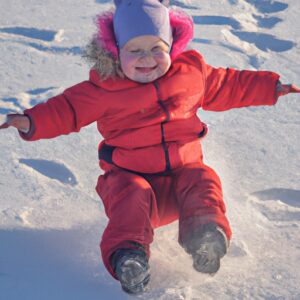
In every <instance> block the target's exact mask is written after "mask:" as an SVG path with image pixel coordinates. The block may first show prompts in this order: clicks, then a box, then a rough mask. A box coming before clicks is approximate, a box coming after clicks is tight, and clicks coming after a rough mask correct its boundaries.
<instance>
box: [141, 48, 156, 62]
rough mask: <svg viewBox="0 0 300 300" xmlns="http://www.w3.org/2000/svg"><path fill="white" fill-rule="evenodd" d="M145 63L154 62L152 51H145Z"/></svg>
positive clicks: (142, 58) (143, 57)
mask: <svg viewBox="0 0 300 300" xmlns="http://www.w3.org/2000/svg"><path fill="white" fill-rule="evenodd" d="M141 60H142V61H143V62H152V61H153V60H154V58H153V55H152V53H151V51H145V52H144V55H143V56H142V57H141Z"/></svg>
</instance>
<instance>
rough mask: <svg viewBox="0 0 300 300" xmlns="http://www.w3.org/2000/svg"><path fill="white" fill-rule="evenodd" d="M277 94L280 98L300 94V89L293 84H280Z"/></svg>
mask: <svg viewBox="0 0 300 300" xmlns="http://www.w3.org/2000/svg"><path fill="white" fill-rule="evenodd" d="M277 93H278V97H280V96H284V95H287V94H289V93H300V88H298V87H296V86H295V85H293V84H282V83H281V82H278V84H277Z"/></svg>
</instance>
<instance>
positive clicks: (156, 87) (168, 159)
mask: <svg viewBox="0 0 300 300" xmlns="http://www.w3.org/2000/svg"><path fill="white" fill-rule="evenodd" d="M153 84H154V87H155V89H156V93H157V97H158V104H159V105H160V106H161V108H162V109H163V111H164V113H165V115H166V120H165V121H163V122H162V123H161V124H160V130H161V144H162V147H163V149H164V153H165V160H166V171H170V170H171V163H170V155H169V151H168V148H167V144H166V140H165V128H164V125H165V124H166V123H168V122H169V121H170V113H169V111H168V109H167V107H166V105H165V103H164V102H163V101H162V99H161V96H160V90H159V85H158V82H157V81H154V83H153Z"/></svg>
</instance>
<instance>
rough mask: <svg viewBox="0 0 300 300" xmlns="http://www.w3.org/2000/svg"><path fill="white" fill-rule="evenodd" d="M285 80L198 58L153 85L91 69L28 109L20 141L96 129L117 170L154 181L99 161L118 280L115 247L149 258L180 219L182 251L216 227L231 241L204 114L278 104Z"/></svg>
mask: <svg viewBox="0 0 300 300" xmlns="http://www.w3.org/2000/svg"><path fill="white" fill-rule="evenodd" d="M278 78H279V76H278V75H277V74H275V73H272V72H253V71H237V70H233V69H222V68H218V69H217V68H213V67H211V66H209V65H207V64H205V62H204V61H203V59H202V57H201V56H200V55H199V54H198V53H197V52H195V51H188V52H185V53H182V54H181V55H179V56H178V57H177V59H175V60H174V61H173V63H172V66H171V68H170V70H169V71H168V73H167V74H166V75H165V76H163V77H162V78H160V79H158V80H157V81H156V82H154V83H148V84H140V83H137V82H133V81H131V80H128V79H116V80H113V79H108V80H105V81H101V78H100V77H99V75H98V74H97V73H96V72H95V71H93V70H92V71H91V73H90V79H89V80H88V81H84V82H82V83H79V84H77V85H75V86H73V87H71V88H69V89H67V90H66V91H65V92H64V93H63V94H61V95H58V96H56V97H54V98H51V99H50V100H48V102H46V103H42V104H39V105H37V106H35V107H34V108H32V109H29V110H26V111H25V114H27V115H28V116H29V118H30V120H31V130H30V132H29V134H22V137H23V138H24V139H26V140H31V141H33V140H38V139H42V138H53V137H56V136H59V135H62V134H68V133H71V132H76V131H79V130H80V128H82V127H83V126H86V125H88V124H90V123H92V122H95V121H96V122H97V126H98V130H99V132H100V133H101V134H102V136H103V137H104V141H103V142H102V143H106V144H108V145H111V146H114V147H116V148H115V150H114V151H113V157H112V159H113V162H114V164H115V165H117V166H119V167H122V168H125V169H130V170H133V171H136V172H143V173H149V174H147V175H145V176H144V178H143V177H141V176H138V175H136V174H134V173H132V172H128V171H125V170H122V169H121V168H118V167H117V166H113V165H109V164H107V163H106V162H104V161H100V165H101V167H102V168H103V170H105V175H102V176H100V178H99V181H98V184H97V191H98V193H99V195H100V196H101V198H102V200H103V203H104V206H105V211H106V214H107V216H108V218H109V223H108V226H107V228H106V229H105V232H104V234H103V240H102V243H101V250H102V255H103V261H104V263H105V265H106V267H107V268H108V270H109V271H110V272H111V273H112V274H113V275H114V273H113V270H112V269H111V266H110V262H109V257H110V255H111V254H112V253H113V252H114V251H115V250H116V249H118V248H120V247H129V246H130V243H129V241H135V242H138V243H141V244H142V245H143V246H144V247H145V249H146V252H147V254H148V255H149V245H150V243H151V242H152V239H153V228H156V227H158V226H161V225H164V224H167V223H169V222H172V221H174V220H176V219H178V218H179V231H180V232H179V241H180V242H181V243H183V242H184V239H185V237H186V232H187V231H189V230H191V228H193V227H197V226H200V225H201V224H205V223H208V222H211V221H213V222H216V223H217V224H219V226H221V227H222V228H223V229H224V231H225V232H226V235H227V237H228V238H230V236H231V231H230V227H229V224H228V221H227V219H226V217H225V206H224V203H223V199H222V190H221V184H220V181H219V178H218V177H217V175H216V174H215V172H214V171H213V170H212V169H210V168H208V167H207V166H205V165H203V163H202V150H201V145H200V143H199V138H200V137H203V136H204V135H205V134H206V132H207V128H206V125H205V124H204V123H202V122H201V120H200V119H199V118H198V116H197V110H198V109H199V108H201V107H202V108H203V109H206V110H213V111H222V110H228V109H231V108H237V107H243V106H251V105H273V104H275V103H276V101H277V92H276V84H277V81H278ZM162 129H163V130H162ZM200 133H201V134H200ZM100 147H101V144H100ZM166 154H168V156H169V161H170V167H171V168H170V169H171V172H170V175H165V176H162V175H161V176H159V175H155V174H154V175H153V174H150V173H158V172H163V171H165V170H166V165H167V160H166Z"/></svg>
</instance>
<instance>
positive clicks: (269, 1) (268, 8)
mask: <svg viewBox="0 0 300 300" xmlns="http://www.w3.org/2000/svg"><path fill="white" fill-rule="evenodd" d="M245 1H246V2H247V3H249V4H251V5H253V6H254V7H255V8H256V9H257V10H258V11H259V12H261V13H264V14H269V13H276V12H280V11H283V10H285V9H287V8H288V6H289V5H288V4H286V3H284V2H280V1H274V0H245Z"/></svg>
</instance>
